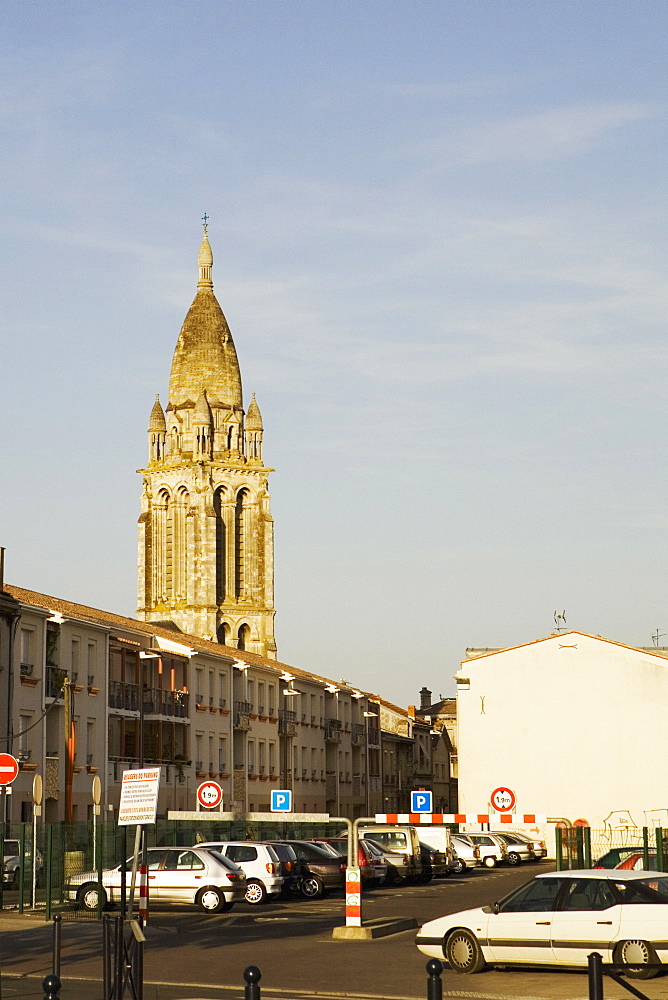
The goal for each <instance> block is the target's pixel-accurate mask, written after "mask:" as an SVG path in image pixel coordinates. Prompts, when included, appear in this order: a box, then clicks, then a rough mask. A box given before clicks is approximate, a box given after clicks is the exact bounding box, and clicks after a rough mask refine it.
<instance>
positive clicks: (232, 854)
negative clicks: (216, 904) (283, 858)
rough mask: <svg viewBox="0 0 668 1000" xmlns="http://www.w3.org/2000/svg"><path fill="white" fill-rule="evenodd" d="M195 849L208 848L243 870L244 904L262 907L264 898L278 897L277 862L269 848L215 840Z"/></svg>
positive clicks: (278, 873)
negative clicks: (259, 904) (244, 879)
mask: <svg viewBox="0 0 668 1000" xmlns="http://www.w3.org/2000/svg"><path fill="white" fill-rule="evenodd" d="M196 846H197V847H205V848H206V847H212V848H213V849H214V850H216V851H220V853H221V854H223V855H224V856H225V857H226V858H229V859H230V860H231V861H234V863H235V864H237V865H239V867H240V868H242V869H243V870H244V872H245V873H246V893H245V899H246V902H247V903H251V904H252V905H257V904H258V903H265V902H266V901H267V898H268V897H270V896H278V895H279V894H280V892H281V889H282V888H283V876H282V875H281V862H280V860H279V857H278V854H277V853H276V851H275V850H274V848H273V847H272V846H271V844H257V843H255V841H250V840H216V841H206V842H204V843H198V844H197V845H196Z"/></svg>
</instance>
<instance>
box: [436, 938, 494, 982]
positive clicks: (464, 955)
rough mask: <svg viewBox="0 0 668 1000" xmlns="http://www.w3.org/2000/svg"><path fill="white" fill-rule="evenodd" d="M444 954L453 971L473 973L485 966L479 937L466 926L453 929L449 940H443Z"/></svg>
mask: <svg viewBox="0 0 668 1000" xmlns="http://www.w3.org/2000/svg"><path fill="white" fill-rule="evenodd" d="M443 954H444V955H445V957H446V958H447V960H448V962H449V964H450V968H451V969H452V971H453V972H459V973H468V974H472V973H474V972H481V971H482V970H483V969H484V968H485V959H484V958H483V954H482V950H481V948H480V945H479V944H478V939H477V937H476V936H475V934H473V933H471V931H467V930H466V929H465V928H464V927H460V928H459V929H458V930H456V931H453V932H452V934H451V935H450V937H449V938H448V939H447V941H444V942H443Z"/></svg>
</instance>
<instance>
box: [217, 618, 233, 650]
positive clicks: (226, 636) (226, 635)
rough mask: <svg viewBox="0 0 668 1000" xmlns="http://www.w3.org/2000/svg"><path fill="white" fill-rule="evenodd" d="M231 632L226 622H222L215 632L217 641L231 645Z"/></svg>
mask: <svg viewBox="0 0 668 1000" xmlns="http://www.w3.org/2000/svg"><path fill="white" fill-rule="evenodd" d="M231 632H232V629H231V628H230V626H229V625H228V624H227V622H222V623H221V624H220V625H219V626H218V633H217V635H218V642H222V643H223V645H224V646H229V645H231V643H230V633H231Z"/></svg>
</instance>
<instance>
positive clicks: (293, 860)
mask: <svg viewBox="0 0 668 1000" xmlns="http://www.w3.org/2000/svg"><path fill="white" fill-rule="evenodd" d="M264 843H265V844H269V846H270V847H273V848H274V850H275V852H276V854H277V855H278V860H279V861H280V863H281V875H282V876H283V892H284V893H287V892H298V891H299V890H300V889H301V862H300V861H299V859H298V857H297V855H296V854H295V852H294V850H293V849H292V847H291V846H290V844H285V843H283V841H282V840H265V841H264Z"/></svg>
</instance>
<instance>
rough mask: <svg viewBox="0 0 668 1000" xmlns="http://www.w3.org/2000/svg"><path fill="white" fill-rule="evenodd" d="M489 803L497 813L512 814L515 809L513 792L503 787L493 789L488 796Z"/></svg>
mask: <svg viewBox="0 0 668 1000" xmlns="http://www.w3.org/2000/svg"><path fill="white" fill-rule="evenodd" d="M490 802H491V803H492V809H496V811H497V812H512V811H513V809H514V808H515V792H512V791H511V790H510V788H505V787H503V786H502V787H501V788H495V789H494V791H493V792H492V794H491V796H490Z"/></svg>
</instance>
